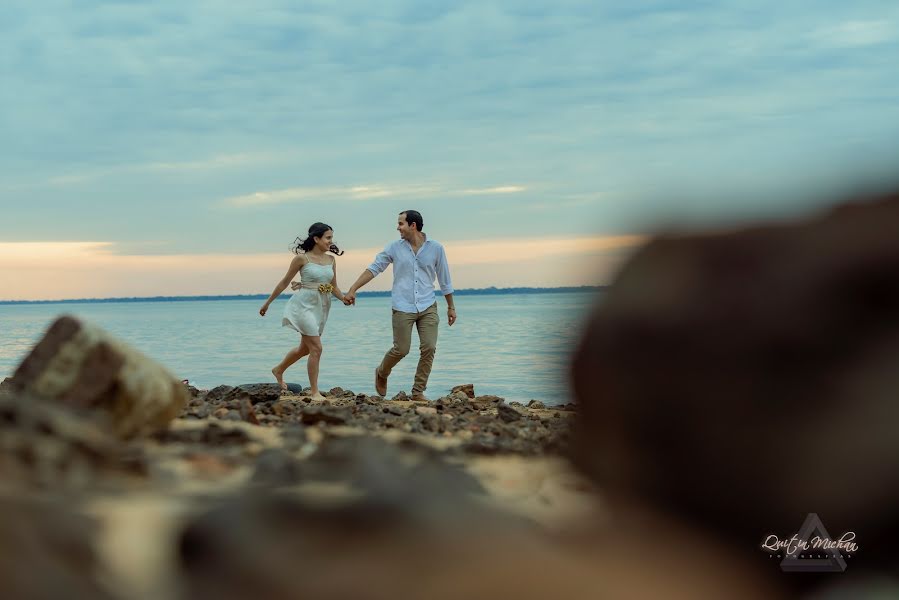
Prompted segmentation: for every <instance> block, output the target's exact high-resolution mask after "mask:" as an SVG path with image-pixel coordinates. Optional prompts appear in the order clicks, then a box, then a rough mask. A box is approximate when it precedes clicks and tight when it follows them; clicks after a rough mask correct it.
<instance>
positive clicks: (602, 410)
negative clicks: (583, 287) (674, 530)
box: [573, 195, 899, 579]
mask: <svg viewBox="0 0 899 600" xmlns="http://www.w3.org/2000/svg"><path fill="white" fill-rule="evenodd" d="M573 381H574V388H575V391H576V395H577V400H578V407H579V411H580V427H579V430H578V434H577V436H576V437H577V440H576V443H575V450H574V459H575V461H576V462H577V464H578V465H580V466H581V467H582V468H583V469H584V470H585V471H586V472H588V473H589V474H591V475H593V476H594V477H595V478H596V479H597V480H598V481H600V482H601V484H602V486H603V487H604V489H605V490H607V491H608V492H609V494H610V495H612V496H618V497H621V498H630V499H640V500H643V501H647V502H649V503H651V504H652V505H653V506H655V507H656V508H657V509H659V510H664V511H665V512H667V513H669V514H674V515H676V516H678V517H681V518H686V519H687V520H688V521H689V522H691V523H694V524H697V525H699V526H700V527H702V528H703V529H704V530H705V531H711V532H714V533H715V534H716V535H717V536H719V539H720V540H722V541H725V542H726V543H728V544H731V545H732V546H733V547H737V548H741V549H742V550H743V551H745V552H746V553H747V555H750V554H751V555H752V556H753V557H755V558H757V557H758V546H759V544H760V543H761V541H762V540H763V537H764V536H765V535H767V534H770V533H776V534H778V535H781V536H785V537H789V536H790V535H792V534H793V533H796V532H797V531H798V529H799V527H800V525H801V524H802V522H803V520H804V518H805V516H806V514H807V513H810V512H816V513H818V514H819V515H820V516H821V518H822V520H823V522H824V525H825V527H827V529H828V530H829V532H830V533H831V534H832V535H834V536H839V535H840V534H841V533H842V532H844V531H847V530H853V531H855V532H857V534H858V541H859V543H860V546H861V548H862V550H863V551H864V553H865V558H866V560H865V563H866V564H869V565H870V564H872V563H876V562H881V563H884V562H885V563H891V562H892V567H893V568H894V567H895V566H896V565H895V563H894V562H893V561H894V560H895V557H896V556H897V554H896V553H895V551H894V550H893V549H892V546H891V543H892V540H893V539H895V537H896V534H899V509H897V507H899V435H897V433H896V431H897V424H899V402H897V399H899V196H896V195H893V196H890V197H885V198H881V199H878V200H876V201H873V202H869V203H865V204H862V203H856V204H851V205H847V206H843V207H841V208H838V209H836V210H834V211H832V212H830V213H829V214H826V215H824V216H823V217H821V218H817V219H815V220H812V221H809V222H806V223H796V224H779V225H771V226H762V227H754V228H750V229H745V230H741V231H734V232H729V233H720V234H697V235H683V236H663V237H659V238H657V239H655V240H654V241H652V242H651V243H649V244H648V245H647V246H646V247H644V248H643V249H642V250H641V251H639V252H638V253H637V254H636V256H634V257H633V259H632V260H631V261H630V262H629V263H628V264H627V265H626V266H625V267H624V268H623V270H622V271H621V272H620V275H619V276H618V278H617V281H616V282H615V283H614V285H613V286H612V287H611V290H610V291H609V292H608V293H607V294H605V295H604V296H603V298H602V299H601V302H600V303H599V304H598V306H597V308H596V310H595V311H594V312H593V314H592V316H591V317H590V319H589V322H588V324H587V326H586V331H585V332H584V334H583V338H582V340H581V342H580V346H579V348H578V349H577V351H576V354H575V358H574V362H573ZM855 564H859V563H855ZM772 568H773V569H776V566H772ZM794 579H795V578H794ZM806 579H807V578H806Z"/></svg>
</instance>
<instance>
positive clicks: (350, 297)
mask: <svg viewBox="0 0 899 600" xmlns="http://www.w3.org/2000/svg"><path fill="white" fill-rule="evenodd" d="M343 303H344V304H346V305H347V306H350V305H352V304H356V292H355V291H353V290H350V291H348V292H347V293H346V294H344V295H343Z"/></svg>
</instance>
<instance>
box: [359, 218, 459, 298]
mask: <svg viewBox="0 0 899 600" xmlns="http://www.w3.org/2000/svg"><path fill="white" fill-rule="evenodd" d="M422 235H424V234H422ZM391 263H392V264H393V290H391V293H390V296H391V299H392V300H393V308H394V309H396V310H399V311H402V312H407V313H417V312H422V311H424V310H426V309H427V308H428V307H430V306H431V305H432V304H434V301H435V294H434V279H436V280H437V282H438V283H439V284H440V291H441V292H443V294H444V295H446V294H452V293H453V282H452V280H451V279H450V272H449V265H448V264H447V262H446V252H445V251H444V250H443V246H441V245H440V243H439V242H435V241H432V240H429V239H428V238H427V235H425V241H424V243H423V244H422V245H421V248H419V249H418V254H416V253H415V250H413V249H412V244H410V243H409V242H407V241H406V240H403V239H399V240H396V241H394V242H391V243H390V244H387V246H386V247H385V248H384V250H383V251H382V252H379V253H378V255H377V256H376V257H375V261H374V262H373V263H372V264H371V265H369V267H368V270H369V271H371V274H372V275H374V276H377V275H379V274H380V273H383V272H384V270H385V269H387V267H388V265H390V264H391Z"/></svg>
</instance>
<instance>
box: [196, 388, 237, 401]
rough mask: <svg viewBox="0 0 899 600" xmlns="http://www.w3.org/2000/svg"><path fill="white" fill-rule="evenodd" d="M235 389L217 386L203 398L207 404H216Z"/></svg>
mask: <svg viewBox="0 0 899 600" xmlns="http://www.w3.org/2000/svg"><path fill="white" fill-rule="evenodd" d="M233 389H234V388H233V387H231V386H230V385H219V386H216V387H214V388H212V389H211V390H209V391H208V392H206V394H205V395H204V396H203V400H205V401H206V402H214V401H216V400H221V399H222V398H224V397H225V396H226V395H227V394H228V392H230V391H231V390H233Z"/></svg>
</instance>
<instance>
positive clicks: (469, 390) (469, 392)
mask: <svg viewBox="0 0 899 600" xmlns="http://www.w3.org/2000/svg"><path fill="white" fill-rule="evenodd" d="M456 392H461V393H463V394H465V396H466V397H467V398H474V397H475V395H474V384H473V383H466V384H464V385H457V386H456V387H454V388H453V389H452V390H451V392H450V393H451V394H455V393H456Z"/></svg>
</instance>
